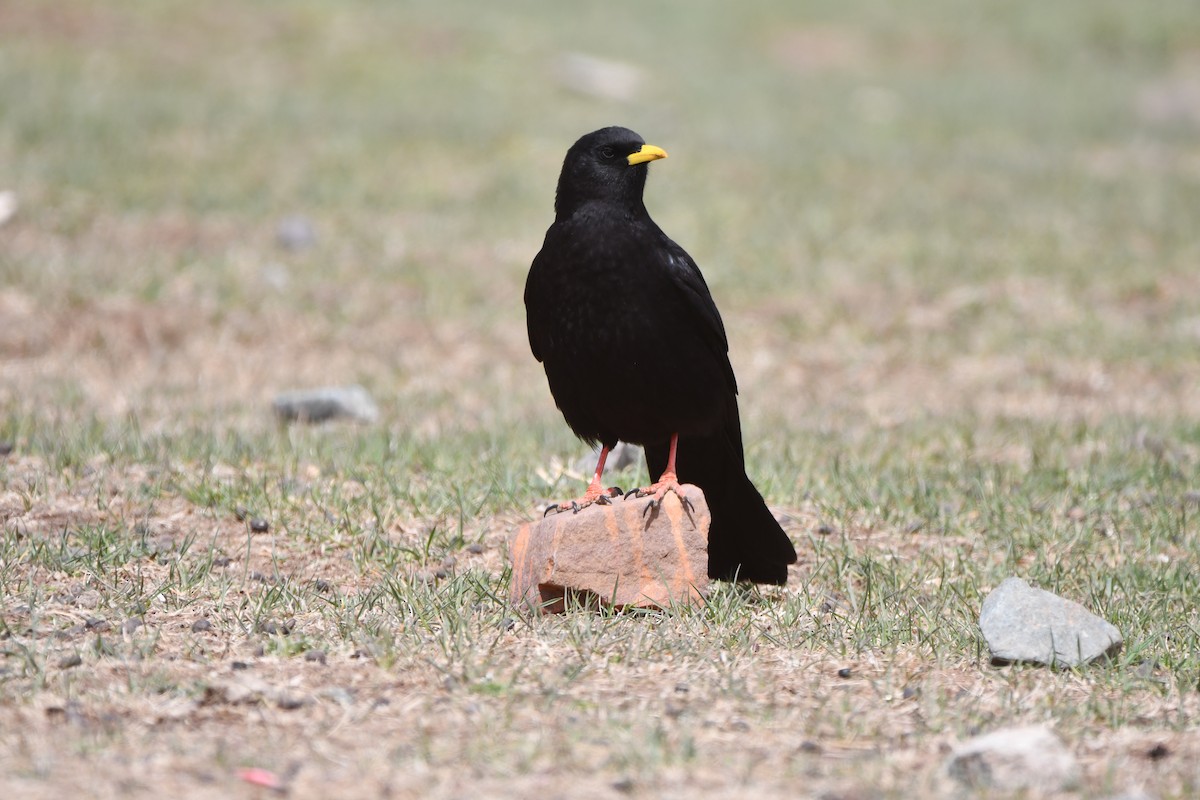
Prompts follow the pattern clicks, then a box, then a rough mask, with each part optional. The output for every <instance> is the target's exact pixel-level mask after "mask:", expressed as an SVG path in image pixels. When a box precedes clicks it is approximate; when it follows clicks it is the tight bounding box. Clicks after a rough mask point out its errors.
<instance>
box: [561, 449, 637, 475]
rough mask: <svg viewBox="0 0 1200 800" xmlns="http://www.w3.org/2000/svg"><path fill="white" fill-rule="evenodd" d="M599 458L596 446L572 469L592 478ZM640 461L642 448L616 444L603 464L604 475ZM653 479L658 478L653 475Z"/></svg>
mask: <svg viewBox="0 0 1200 800" xmlns="http://www.w3.org/2000/svg"><path fill="white" fill-rule="evenodd" d="M599 457H600V448H599V447H598V446H597V447H595V448H593V449H592V451H591V452H589V453H588V454H587V455H586V456H582V457H581V458H580V459H579V460H578V461H576V462H575V463H574V464H572V465H571V466H572V469H574V470H575V471H576V472H578V473H580V474H581V475H586V476H588V478H591V477H592V473H593V472H595V471H596V459H598V458H599ZM641 459H642V448H641V447H639V446H638V445H636V444H627V443H625V442H617V446H616V447H614V448H613V449H612V451H611V452H610V453H609V454H608V460H607V461H605V462H604V473H605V474H606V475H607V474H608V473H609V472H610V471H611V472H620V471H621V470H623V469H625V468H626V467H632V466H633V465H634V464H637V463H638V462H639V461H641ZM654 477H658V476H657V475H655V476H654Z"/></svg>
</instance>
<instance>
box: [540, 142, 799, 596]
mask: <svg viewBox="0 0 1200 800" xmlns="http://www.w3.org/2000/svg"><path fill="white" fill-rule="evenodd" d="M666 155H667V154H666V153H665V152H663V150H661V149H660V148H658V147H655V146H653V145H648V144H646V143H645V141H644V140H643V139H642V137H640V136H638V135H637V134H636V133H634V132H633V131H631V130H628V129H626V128H618V127H613V128H604V129H602V130H598V131H595V132H593V133H589V134H587V135H586V136H584V137H582V138H581V139H579V141H577V142H576V143H575V144H574V145H573V146H572V147H571V149H570V150H569V151H568V152H567V157H566V160H565V161H564V162H563V168H562V174H561V175H560V177H559V179H558V193H557V196H556V197H555V201H554V211H555V219H554V224H553V225H551V226H550V229H549V230H548V231H547V232H546V240H545V242H544V243H543V245H542V250H541V252H540V253H538V254H537V257H536V258H534V260H533V265H532V266H531V267H530V269H529V278H528V280H527V281H526V284H525V308H526V312H527V315H528V316H527V321H528V327H529V344H530V347H531V348H532V350H533V355H534V356H535V357H536V358H537V359H538V360H539V361H541V362H542V363H543V365H544V366H545V368H546V377H547V378H548V379H549V382H550V392H551V394H553V395H554V400H555V402H556V403H557V404H558V408H559V409H560V410H561V411H562V413H563V417H565V418H566V421H567V424H568V425H570V426H571V430H573V431H574V432H575V433H576V435H578V436H579V437H580V438H582V439H585V440H587V441H588V442H591V443H593V444H595V443H596V442H599V443H600V444H601V451H600V459H599V463H598V464H597V465H596V473H595V476H594V477H593V479H592V482H591V484H590V485H589V486H588V488H587V491H586V493H585V494H584V495H583V497H581V498H579V499H578V500H573V501H569V502H567V503H563V504H561V505H559V506H552V507H551V508H559V509H562V510H566V509H570V508H575V509H576V510H578V508H581V507H583V506H585V505H587V504H589V503H593V502H608V501H609V498H610V497H613V496H615V495H616V494H617V493H619V490H616V489H606V488H604V485H603V484H602V483H601V478H602V475H603V472H604V461H605V458H606V456H607V455H608V451H609V449H611V448H612V447H614V446H615V445H616V443H617V442H618V441H625V442H632V443H636V444H641V445H644V446H645V448H646V461H647V464H648V466H649V468H650V474H651V475H661V477H660V478H659V479H658V481H656V482H655V483H654V484H653V485H652V486H650V487H649V488H647V489H639V490H638V493H639V494H640V495H645V494H654V495H655V496H656V497H657V498H659V499H661V498H662V496H663V493H664V492H667V491H672V490H674V489H676V487H678V485H679V481H683V482H686V483H694V484H696V485H697V486H699V487H700V488H701V489H702V490H703V492H704V496H705V498H706V499H707V501H708V506H709V511H710V512H711V514H712V524H711V527H710V529H709V551H708V572H709V575H710V576H711V577H713V578H719V579H724V580H734V579H736V580H745V581H754V582H756V583H779V584H782V583H784V582H786V581H787V565H788V564H793V563H795V561H796V550H795V548H794V547H793V546H792V543H791V541H790V540H789V539H788V537H787V534H785V533H784V532H783V529H782V528H780V526H779V523H778V522H776V521H775V518H774V517H773V516H772V515H771V512H770V511H768V510H767V505H766V503H765V502H764V501H763V499H762V495H760V494H759V493H758V490H757V489H756V488H754V484H752V483H751V482H750V479H749V478H748V477H747V476H746V469H745V458H744V456H743V453H742V432H741V423H740V422H739V420H738V406H737V382H736V380H735V378H734V375H733V368H732V367H731V366H730V364H729V345H728V342H727V340H726V337H725V326H724V325H723V324H722V322H721V315H720V314H719V313H718V312H717V307H716V305H715V304H714V303H713V299H712V295H711V294H710V293H709V291H708V286H707V284H705V282H704V277H703V276H702V275H701V274H700V269H699V268H698V267H697V266H696V263H695V262H694V261H693V260H692V258H691V257H690V256H689V255H688V254H687V253H686V252H684V250H683V248H682V247H680V246H679V245H677V244H675V242H673V241H671V239H669V238H668V237H667V235H666V234H664V233H663V232H662V230H661V229H660V228H659V227H658V226H657V225H656V224H654V220H652V219H650V214H649V213H647V211H646V206H645V205H644V203H643V201H642V190H643V188H644V187H645V185H646V174H647V171H648V170H647V164H648V163H649V162H650V161H654V160H655V159H659V158H666Z"/></svg>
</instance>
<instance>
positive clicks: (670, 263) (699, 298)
mask: <svg viewBox="0 0 1200 800" xmlns="http://www.w3.org/2000/svg"><path fill="white" fill-rule="evenodd" d="M663 238H664V239H666V237H665V236H664V237H663ZM666 243H667V247H666V248H665V250H664V251H663V252H664V261H665V263H666V266H667V270H668V272H669V274H670V276H671V280H672V282H673V283H674V284H675V286H677V287H678V288H679V290H680V292H682V294H683V296H684V297H685V298H687V302H688V306H689V307H690V308H691V309H692V310H693V311H694V312H695V318H696V319H697V320H698V321H699V322H700V323H701V324H700V328H699V333H700V335H701V336H702V337H703V339H704V342H705V343H706V344H707V345H708V347H709V349H710V350H712V352H713V355H715V356H716V357H717V358H719V359H721V361H722V363H723V366H724V372H725V377H726V379H727V380H728V381H729V391H731V392H733V393H734V394H737V378H735V377H734V375H733V366H732V365H731V364H730V363H729V339H728V338H727V337H726V336H725V324H724V323H723V322H721V313H720V312H719V311H717V304H716V303H715V302H713V298H712V293H711V292H709V291H708V284H707V283H705V282H704V276H703V275H702V274H701V273H700V268H699V267H698V266H696V262H695V261H693V260H692V257H691V256H689V255H688V254H687V251H686V250H684V249H683V248H682V247H680V246H679V245H677V244H675V242H673V241H671V240H670V239H666Z"/></svg>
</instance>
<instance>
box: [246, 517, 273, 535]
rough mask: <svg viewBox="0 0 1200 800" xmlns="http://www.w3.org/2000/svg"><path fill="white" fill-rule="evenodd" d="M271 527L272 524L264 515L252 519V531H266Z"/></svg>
mask: <svg viewBox="0 0 1200 800" xmlns="http://www.w3.org/2000/svg"><path fill="white" fill-rule="evenodd" d="M270 529H271V524H270V523H269V522H267V521H266V520H265V519H263V518H262V517H255V518H254V519H252V520H250V532H251V533H266V532H267V531H269V530H270Z"/></svg>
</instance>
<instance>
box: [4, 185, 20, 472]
mask: <svg viewBox="0 0 1200 800" xmlns="http://www.w3.org/2000/svg"><path fill="white" fill-rule="evenodd" d="M18 207H19V204H18V203H17V193H16V192H14V191H13V190H12V189H5V190H4V191H2V192H0V225H5V224H7V223H8V222H9V221H10V220H11V219H12V218H13V217H15V216H16V215H17V208H18ZM2 455H7V453H5V454H2Z"/></svg>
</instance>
